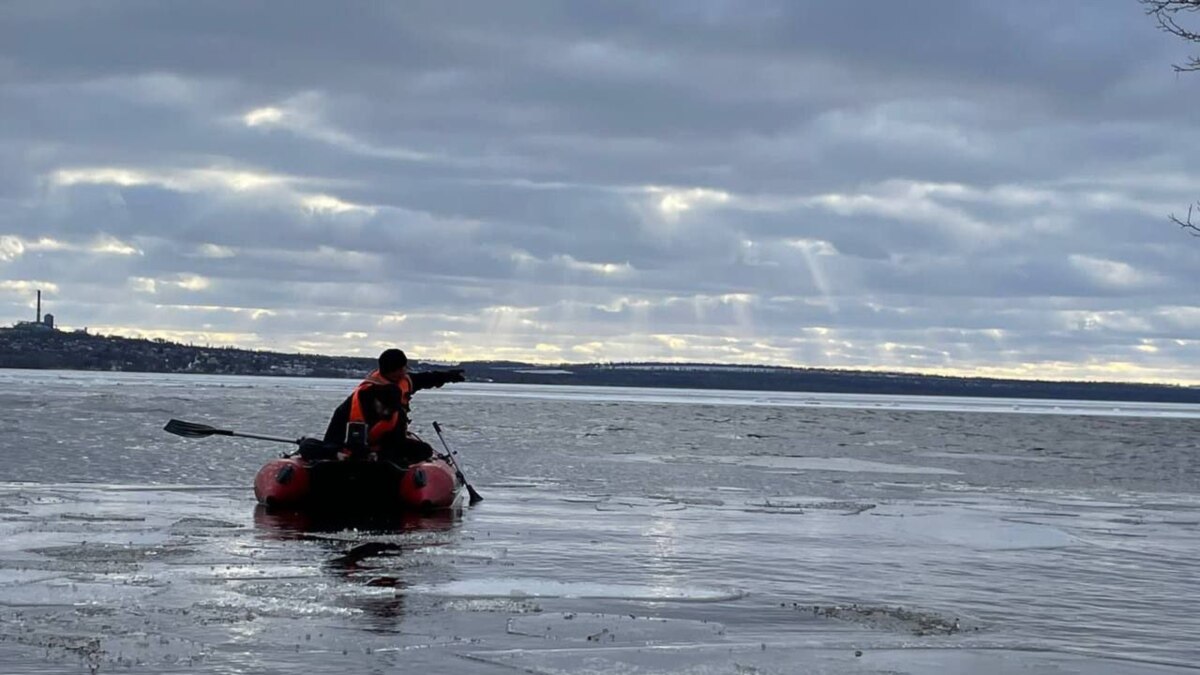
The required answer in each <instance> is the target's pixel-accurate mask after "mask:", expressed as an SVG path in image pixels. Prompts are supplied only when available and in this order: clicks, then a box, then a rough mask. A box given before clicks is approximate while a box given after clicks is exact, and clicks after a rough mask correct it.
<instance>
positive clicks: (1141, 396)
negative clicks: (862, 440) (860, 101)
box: [463, 361, 1200, 403]
mask: <svg viewBox="0 0 1200 675" xmlns="http://www.w3.org/2000/svg"><path fill="white" fill-rule="evenodd" d="M463 365H464V366H465V367H466V369H467V372H468V373H469V375H470V378H471V379H472V380H487V381H494V382H513V383H527V384H574V385H592V386H613V387H668V388H692V389H744V390H757V391H797V392H814V393H815V392H823V393H841V394H893V395H912V396H916V395H919V396H990V397H999V398H1053V399H1081V400H1097V401H1150V402H1157V403H1200V388H1196V387H1182V386H1171V385H1155V384H1130V383H1120V382H1046V381H1034V380H1005V379H994V378H984V377H947V376H940V375H916V374H909V373H890V372H879V371H875V372H865V371H852V370H830V369H822V368H789V367H783V366H725V365H717V364H704V363H612V364H595V363H591V364H583V365H557V366H531V365H528V364H519V365H516V366H514V365H512V364H509V363H504V364H500V363H498V362H488V361H484V362H475V363H466V364H463Z"/></svg>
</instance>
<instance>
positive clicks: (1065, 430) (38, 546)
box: [0, 371, 1200, 674]
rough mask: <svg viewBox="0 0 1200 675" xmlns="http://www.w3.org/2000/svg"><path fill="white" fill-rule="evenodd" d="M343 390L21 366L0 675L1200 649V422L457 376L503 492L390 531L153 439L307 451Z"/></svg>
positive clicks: (483, 472) (4, 414) (259, 453)
mask: <svg viewBox="0 0 1200 675" xmlns="http://www.w3.org/2000/svg"><path fill="white" fill-rule="evenodd" d="M352 384H353V383H349V382H344V381H332V380H291V379H271V378H237V377H183V376H157V375H153V376H152V375H109V374H94V373H46V372H21V371H0V429H3V430H4V431H3V436H0V440H2V441H3V445H2V449H0V452H2V453H3V457H4V464H5V467H6V471H5V473H4V476H3V480H4V482H2V483H0V541H2V542H3V543H0V672H4V673H13V674H17V673H89V672H135V673H236V672H245V673H251V672H253V673H291V672H305V673H322V672H339V673H348V672H402V671H403V672H408V671H413V670H425V671H427V672H448V673H449V672H453V673H510V672H529V673H669V674H675V673H731V674H750V673H795V672H810V673H930V672H941V673H956V672H963V673H967V672H970V673H1009V672H1022V673H1080V674H1083V673H1175V672H1195V664H1196V663H1197V662H1198V660H1200V647H1198V646H1197V645H1200V615H1198V613H1197V612H1196V611H1195V609H1194V608H1195V605H1196V601H1197V599H1198V594H1197V591H1196V586H1195V580H1196V579H1197V578H1200V569H1198V567H1200V565H1197V563H1196V562H1195V558H1196V556H1195V552H1196V551H1197V550H1198V548H1200V496H1198V493H1200V489H1198V488H1200V469H1198V465H1200V462H1198V460H1197V443H1198V441H1197V438H1200V436H1198V434H1197V432H1198V431H1200V419H1198V417H1200V416H1198V415H1197V414H1196V410H1195V409H1194V408H1193V407H1188V406H1151V405H1144V404H1125V403H1116V404H1113V403H1106V404H1103V405H1098V404H1090V403H1079V402H1061V401H1060V402H1054V401H1041V402H1032V403H1031V402H1024V401H1022V402H1015V403H1014V402H1011V401H982V402H981V401H962V400H955V399H930V398H922V399H919V400H906V399H903V398H900V397H833V396H825V395H813V394H777V393H761V392H746V393H743V392H718V393H713V392H689V391H668V392H656V391H653V390H631V391H625V390H619V389H597V390H591V389H587V388H574V387H512V386H488V385H470V386H462V387H457V388H456V387H447V388H446V389H445V390H439V391H436V392H422V393H421V394H419V395H418V396H417V398H416V400H415V403H414V413H415V417H416V418H417V420H418V428H421V427H422V426H424V427H427V426H428V422H429V421H432V420H434V419H437V420H439V421H441V422H442V423H443V425H444V426H445V427H446V431H447V440H449V441H450V442H451V443H452V444H453V445H454V447H455V448H456V449H457V450H459V452H460V453H461V455H462V457H463V460H464V469H465V471H466V473H467V475H468V477H470V478H471V479H472V481H473V483H474V484H475V485H476V487H477V488H478V489H479V490H480V492H482V493H483V494H484V496H485V498H486V499H485V500H484V501H483V502H481V503H480V504H478V505H476V506H475V507H472V508H469V509H467V510H466V511H465V512H462V513H457V514H436V515H432V516H428V517H419V516H412V517H404V518H395V519H389V520H387V521H384V522H379V521H376V522H366V521H363V522H344V521H329V520H327V519H321V518H314V517H312V516H297V515H291V514H276V513H267V512H265V511H263V510H262V509H259V508H256V507H255V505H254V501H253V495H252V493H251V490H250V488H249V484H250V482H251V480H252V478H253V475H254V472H255V471H256V469H257V468H258V466H259V465H260V464H262V463H263V462H264V461H266V460H267V459H269V458H270V457H272V456H274V454H275V453H276V452H277V451H278V449H279V448H278V447H276V446H273V445H272V444H270V443H263V442H257V441H247V440H240V439H220V438H212V439H206V440H202V441H189V440H184V439H180V438H177V437H173V436H169V435H167V434H165V433H163V432H162V431H161V427H162V425H163V423H165V422H166V420H167V419H169V418H170V417H181V418H185V419H193V420H196V421H201V422H208V423H213V424H217V425H221V426H229V427H232V428H237V429H240V430H243V431H252V432H253V431H257V432H261V433H268V434H277V435H283V436H289V437H290V436H300V435H302V434H305V433H308V434H316V433H319V432H320V431H322V430H323V428H324V424H325V420H326V416H327V414H328V412H329V411H330V410H331V409H332V408H333V407H334V406H335V405H336V404H337V403H338V402H340V400H341V399H342V398H343V397H344V396H345V395H346V393H347V391H348V389H349V388H350V387H351V386H352ZM34 394H36V395H34ZM1045 413H1050V414H1045ZM434 440H435V441H436V437H434Z"/></svg>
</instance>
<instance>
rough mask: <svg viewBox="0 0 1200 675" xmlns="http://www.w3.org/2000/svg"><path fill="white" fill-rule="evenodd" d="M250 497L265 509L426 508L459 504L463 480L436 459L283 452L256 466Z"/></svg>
mask: <svg viewBox="0 0 1200 675" xmlns="http://www.w3.org/2000/svg"><path fill="white" fill-rule="evenodd" d="M254 496H255V498H256V499H257V500H258V502H259V503H260V504H263V505H264V506H267V507H269V508H317V509H321V510H357V509H362V508H370V509H389V510H425V511H428V510H436V509H446V508H453V507H455V506H457V505H460V504H461V503H462V500H463V484H462V482H461V481H460V480H459V479H458V477H457V473H456V472H455V471H454V468H453V467H451V466H450V465H449V464H448V463H447V462H445V461H444V460H442V459H439V458H434V459H431V460H428V461H425V462H417V463H415V464H412V465H410V466H407V467H400V466H397V465H396V464H393V463H391V462H387V461H358V460H343V461H339V460H317V461H311V460H305V459H301V458H299V457H284V458H279V459H275V460H272V461H270V462H268V463H266V464H265V465H263V467H262V468H261V469H259V470H258V474H257V475H256V476H255V478H254Z"/></svg>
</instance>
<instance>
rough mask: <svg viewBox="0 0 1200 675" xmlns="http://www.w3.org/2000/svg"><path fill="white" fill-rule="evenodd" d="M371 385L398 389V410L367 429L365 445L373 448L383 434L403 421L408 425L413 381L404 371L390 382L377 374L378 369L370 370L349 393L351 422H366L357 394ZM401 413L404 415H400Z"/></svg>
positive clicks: (397, 426)
mask: <svg viewBox="0 0 1200 675" xmlns="http://www.w3.org/2000/svg"><path fill="white" fill-rule="evenodd" d="M371 387H396V388H397V389H399V390H400V410H397V411H396V412H394V413H392V416H391V417H389V418H387V419H385V420H380V421H378V422H376V423H375V424H374V425H373V426H372V427H371V428H370V430H369V431H367V445H368V447H370V448H371V449H372V450H373V449H375V448H376V447H377V446H378V445H379V442H380V440H381V439H382V438H383V436H384V434H387V433H388V432H390V431H393V430H395V429H397V428H399V427H400V426H401V422H402V421H403V423H404V426H407V425H408V409H409V403H410V402H411V401H412V390H413V383H412V378H410V377H409V376H408V374H407V373H405V375H404V377H403V378H401V379H400V381H399V382H392V381H391V380H389V379H386V378H384V377H383V376H382V375H380V374H379V371H378V370H373V371H371V374H370V375H367V377H366V378H364V379H363V381H362V382H360V383H359V385H358V386H357V387H355V389H354V393H353V394H351V395H350V418H349V421H350V422H351V423H353V422H364V423H365V422H366V421H367V418H366V416H365V415H364V414H363V409H362V402H361V401H360V400H359V394H361V393H362V392H364V391H366V390H367V389H370V388H371ZM401 415H403V416H404V417H401Z"/></svg>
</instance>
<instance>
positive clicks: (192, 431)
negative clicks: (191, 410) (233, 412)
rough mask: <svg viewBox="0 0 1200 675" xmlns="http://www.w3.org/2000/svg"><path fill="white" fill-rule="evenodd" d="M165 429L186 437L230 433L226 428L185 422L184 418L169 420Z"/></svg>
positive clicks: (225, 434) (205, 436) (203, 436)
mask: <svg viewBox="0 0 1200 675" xmlns="http://www.w3.org/2000/svg"><path fill="white" fill-rule="evenodd" d="M163 431H166V432H167V433H170V434H175V435H176V436H183V437H184V438H207V437H209V436H213V435H217V434H219V435H224V436H228V435H230V432H229V431H227V430H225V429H217V428H215V427H210V426H208V425H207V424H197V423H195V422H184V421H183V420H171V421H170V422H167V426H165V427H163Z"/></svg>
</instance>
